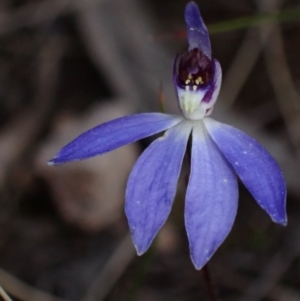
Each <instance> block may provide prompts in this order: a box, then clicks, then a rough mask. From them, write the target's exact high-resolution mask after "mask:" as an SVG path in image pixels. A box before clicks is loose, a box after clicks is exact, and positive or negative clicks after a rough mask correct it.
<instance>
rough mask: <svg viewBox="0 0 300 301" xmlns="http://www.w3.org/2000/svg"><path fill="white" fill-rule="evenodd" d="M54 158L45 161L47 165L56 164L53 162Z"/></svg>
mask: <svg viewBox="0 0 300 301" xmlns="http://www.w3.org/2000/svg"><path fill="white" fill-rule="evenodd" d="M55 159H56V158H53V159H51V160H49V161H47V165H49V166H54V165H57V163H56V162H55Z"/></svg>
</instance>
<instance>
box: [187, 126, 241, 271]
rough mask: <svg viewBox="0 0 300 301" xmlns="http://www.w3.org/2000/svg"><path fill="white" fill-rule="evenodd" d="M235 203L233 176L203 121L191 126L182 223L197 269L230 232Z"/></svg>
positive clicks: (236, 192) (236, 194)
mask: <svg viewBox="0 0 300 301" xmlns="http://www.w3.org/2000/svg"><path fill="white" fill-rule="evenodd" d="M237 206H238V186H237V177H236V175H235V173H234V170H233V169H232V168H231V166H230V165H229V163H228V162H227V160H226V159H225V158H224V157H223V155H222V154H221V153H220V151H219V149H218V148H217V147H216V145H215V144H214V142H213V141H212V139H211V138H210V137H209V135H208V133H207V131H206V129H205V127H204V124H203V122H202V121H201V122H199V123H198V124H197V126H195V127H194V129H193V134H192V154H191V172H190V179H189V184H188V188H187V193H186V200H185V226H186V231H187V235H188V239H189V244H190V252H191V258H192V261H193V264H194V266H195V268H196V269H201V268H202V267H203V266H204V265H205V264H206V263H207V261H208V260H209V259H210V258H211V256H212V255H213V254H214V253H215V251H216V250H217V249H218V247H219V246H220V245H221V243H222V242H223V241H224V239H225V238H226V237H227V235H228V233H229V232H230V230H231V228H232V225H233V222H234V220H235V216H236V212H237Z"/></svg>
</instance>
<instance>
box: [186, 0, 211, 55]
mask: <svg viewBox="0 0 300 301" xmlns="http://www.w3.org/2000/svg"><path fill="white" fill-rule="evenodd" d="M185 22H186V25H187V34H188V42H189V50H192V49H194V48H198V49H199V50H202V51H203V52H204V54H205V55H206V56H207V57H209V58H210V59H211V46H210V40H209V35H208V31H207V28H206V26H205V24H204V22H203V20H202V17H201V15H200V11H199V8H198V6H197V4H196V3H195V2H193V1H191V2H189V3H188V4H187V6H186V8H185Z"/></svg>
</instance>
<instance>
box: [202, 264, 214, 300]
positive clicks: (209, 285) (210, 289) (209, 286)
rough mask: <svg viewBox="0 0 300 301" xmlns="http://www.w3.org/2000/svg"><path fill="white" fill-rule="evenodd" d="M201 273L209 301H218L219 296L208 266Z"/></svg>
mask: <svg viewBox="0 0 300 301" xmlns="http://www.w3.org/2000/svg"><path fill="white" fill-rule="evenodd" d="M201 271H202V276H203V280H204V283H205V288H206V293H207V295H208V299H209V301H217V294H216V291H215V289H214V285H213V281H212V279H211V274H210V271H209V268H208V265H207V264H206V265H205V266H204V267H203V268H202V270H201Z"/></svg>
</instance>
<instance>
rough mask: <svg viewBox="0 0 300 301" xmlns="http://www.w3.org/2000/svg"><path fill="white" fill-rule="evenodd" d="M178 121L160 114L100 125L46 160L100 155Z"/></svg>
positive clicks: (139, 116) (56, 162) (55, 161)
mask: <svg viewBox="0 0 300 301" xmlns="http://www.w3.org/2000/svg"><path fill="white" fill-rule="evenodd" d="M181 120H182V118H181V117H178V116H173V115H167V114H162V113H144V114H136V115H131V116H126V117H121V118H118V119H115V120H112V121H109V122H106V123H103V124H101V125H99V126H97V127H95V128H93V129H91V130H89V131H87V132H85V133H83V134H81V135H80V136H78V137H77V138H75V139H74V140H73V141H72V142H70V143H69V144H67V145H66V146H65V147H63V148H62V149H61V150H60V151H59V152H58V154H57V155H56V156H55V157H54V158H53V159H52V160H50V161H49V162H48V163H49V164H50V165H55V164H63V163H66V162H69V161H76V160H83V159H87V158H90V157H94V156H97V155H102V154H104V153H107V152H109V151H112V150H114V149H116V148H118V147H121V146H123V145H125V144H129V143H132V142H135V141H137V140H139V139H142V138H145V137H148V136H151V135H154V134H156V133H159V132H161V131H164V130H166V129H168V128H170V127H172V126H174V125H176V124H178V123H179V122H180V121H181Z"/></svg>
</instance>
